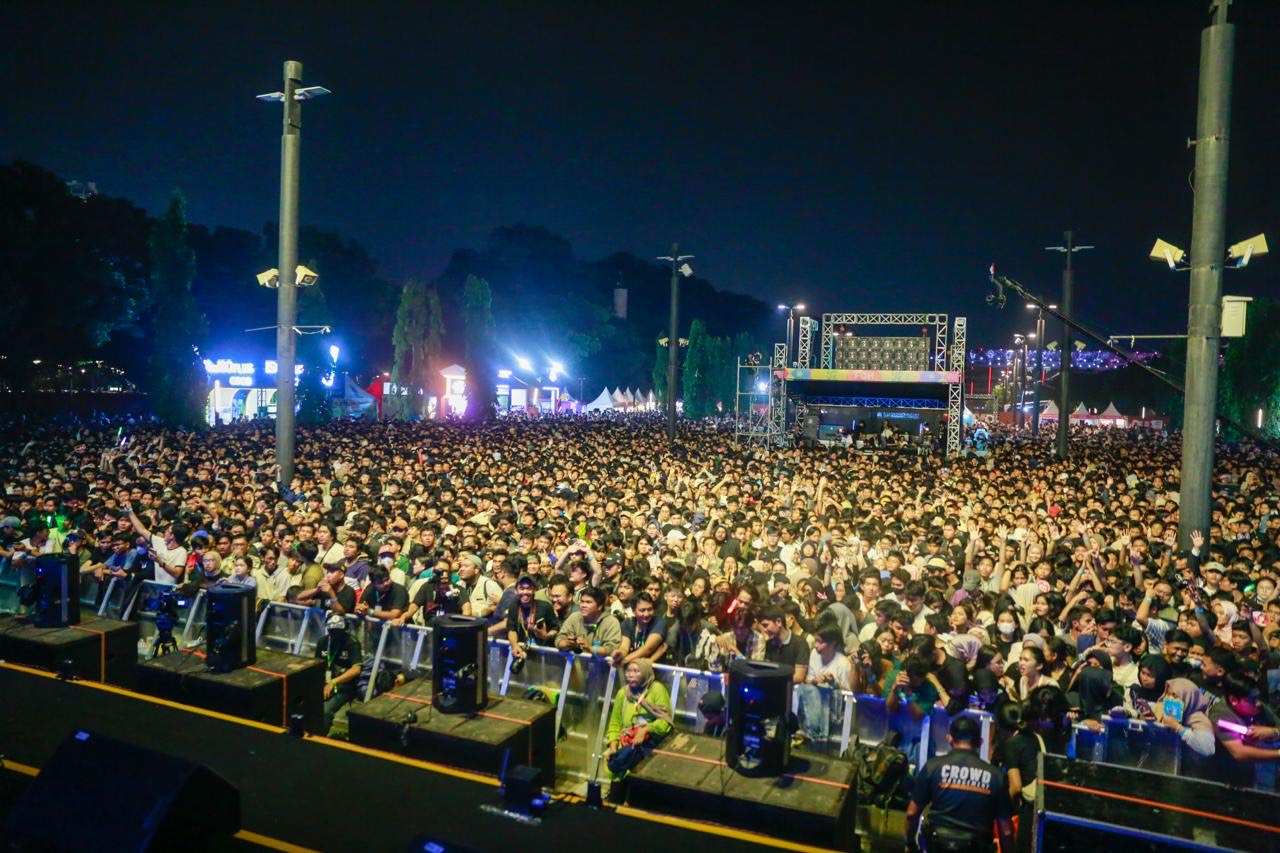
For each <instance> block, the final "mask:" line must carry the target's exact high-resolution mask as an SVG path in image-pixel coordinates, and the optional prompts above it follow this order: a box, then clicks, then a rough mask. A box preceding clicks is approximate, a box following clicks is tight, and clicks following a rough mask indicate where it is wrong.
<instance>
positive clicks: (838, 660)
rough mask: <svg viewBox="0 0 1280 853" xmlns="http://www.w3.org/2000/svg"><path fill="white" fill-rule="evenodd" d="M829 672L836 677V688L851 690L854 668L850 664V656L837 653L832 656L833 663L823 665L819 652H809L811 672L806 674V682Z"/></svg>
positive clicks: (814, 650) (815, 650)
mask: <svg viewBox="0 0 1280 853" xmlns="http://www.w3.org/2000/svg"><path fill="white" fill-rule="evenodd" d="M828 672H829V673H831V674H832V675H833V676H835V687H837V688H839V689H840V690H849V689H850V685H851V684H852V678H851V676H852V674H853V667H852V665H851V664H850V663H849V656H848V655H844V654H839V653H837V654H835V655H833V656H832V658H831V663H829V664H823V663H822V655H820V654H818V650H817V649H813V650H811V651H810V652H809V671H808V672H807V673H806V674H805V680H806V681H807V680H810V679H816V678H817V677H818V676H820V675H824V674H826V673H828Z"/></svg>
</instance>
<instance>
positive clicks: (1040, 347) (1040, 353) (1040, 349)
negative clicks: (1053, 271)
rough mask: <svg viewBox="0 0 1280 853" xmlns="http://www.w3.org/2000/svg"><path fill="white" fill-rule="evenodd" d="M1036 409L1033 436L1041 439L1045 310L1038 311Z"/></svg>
mask: <svg viewBox="0 0 1280 853" xmlns="http://www.w3.org/2000/svg"><path fill="white" fill-rule="evenodd" d="M1035 383H1036V404H1035V405H1036V407H1035V408H1034V409H1032V410H1031V434H1032V435H1034V436H1036V437H1037V438H1039V437H1040V387H1041V386H1042V385H1043V384H1044V309H1043V308H1037V309H1036V375H1035Z"/></svg>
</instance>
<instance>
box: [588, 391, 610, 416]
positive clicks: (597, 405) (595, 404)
mask: <svg viewBox="0 0 1280 853" xmlns="http://www.w3.org/2000/svg"><path fill="white" fill-rule="evenodd" d="M612 408H613V395H612V394H610V393H609V389H608V388H607V387H606V388H605V389H604V390H603V391H601V392H600V396H598V397H596V398H595V399H594V400H592V401H591V402H590V403H587V405H586V407H585V408H584V409H583V411H584V412H607V411H609V410H610V409H612Z"/></svg>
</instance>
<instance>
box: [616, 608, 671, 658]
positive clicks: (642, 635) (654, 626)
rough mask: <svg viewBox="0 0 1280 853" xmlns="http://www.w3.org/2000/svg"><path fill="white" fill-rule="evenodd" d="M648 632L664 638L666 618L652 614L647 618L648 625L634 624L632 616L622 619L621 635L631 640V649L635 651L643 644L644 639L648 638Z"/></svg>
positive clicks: (634, 619)
mask: <svg viewBox="0 0 1280 853" xmlns="http://www.w3.org/2000/svg"><path fill="white" fill-rule="evenodd" d="M650 634H657V635H658V636H659V637H663V638H665V637H666V635H667V620H666V617H663V616H654V617H653V618H652V619H650V620H649V624H648V625H644V626H640V625H637V624H636V618H635V617H634V616H632V617H631V618H630V619H623V620H622V636H624V637H627V638H628V639H630V640H631V651H633V652H634V651H635V650H636V649H638V648H640V647H641V646H643V645H644V642H645V640H647V639H649V635H650Z"/></svg>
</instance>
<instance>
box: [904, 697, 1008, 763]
mask: <svg viewBox="0 0 1280 853" xmlns="http://www.w3.org/2000/svg"><path fill="white" fill-rule="evenodd" d="M960 716H963V717H972V718H973V719H975V720H977V721H978V725H980V726H981V727H982V746H981V747H980V748H979V749H978V755H980V756H981V757H982V760H983V761H990V760H991V746H992V743H993V741H994V734H995V715H994V714H992V713H991V712H990V711H975V710H969V709H966V710H964V711H961V712H960ZM954 719H955V717H953V716H951V715H949V714H947V713H945V712H943V711H934V712H933V713H932V714H930V715H929V717H928V718H927V719H926V722H927V723H928V724H929V735H928V737H925V738H921V751H922V752H923V753H924V756H925V760H926V761H927V760H928V759H930V758H932V757H934V756H938V755H946V754H947V753H948V752H950V751H951V744H950V743H948V742H947V733H948V732H949V731H950V730H951V721H952V720H954Z"/></svg>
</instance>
